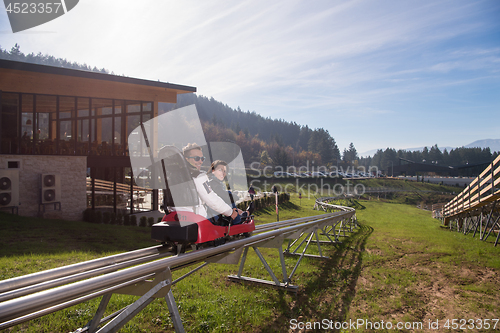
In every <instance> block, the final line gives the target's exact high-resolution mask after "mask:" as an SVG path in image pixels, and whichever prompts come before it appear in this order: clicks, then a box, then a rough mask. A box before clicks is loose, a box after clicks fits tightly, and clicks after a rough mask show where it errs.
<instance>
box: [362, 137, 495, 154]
mask: <svg viewBox="0 0 500 333" xmlns="http://www.w3.org/2000/svg"><path fill="white" fill-rule="evenodd" d="M431 147H432V145H431V146H428V147H427V148H429V149H430V148H431ZM438 147H439V145H438ZM463 147H465V148H482V149H484V148H488V147H489V148H490V151H491V152H492V153H493V152H496V151H500V139H485V140H477V141H474V142H472V143H469V144H468V145H465V146H463ZM455 148H458V147H439V150H441V151H444V150H445V149H446V150H448V152H449V151H450V150H452V149H455ZM382 150H385V149H382ZM402 150H405V151H422V150H424V147H418V148H405V149H402ZM377 151H378V149H372V150H368V151H365V152H364V153H359V154H358V155H359V157H368V156H373V155H375V153H376V152H377Z"/></svg>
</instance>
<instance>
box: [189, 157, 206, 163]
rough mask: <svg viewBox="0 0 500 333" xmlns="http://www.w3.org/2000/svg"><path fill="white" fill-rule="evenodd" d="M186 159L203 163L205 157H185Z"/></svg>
mask: <svg viewBox="0 0 500 333" xmlns="http://www.w3.org/2000/svg"><path fill="white" fill-rule="evenodd" d="M186 158H192V159H193V160H195V161H196V162H199V161H200V160H201V161H202V162H203V161H205V156H202V157H200V156H189V157H186Z"/></svg>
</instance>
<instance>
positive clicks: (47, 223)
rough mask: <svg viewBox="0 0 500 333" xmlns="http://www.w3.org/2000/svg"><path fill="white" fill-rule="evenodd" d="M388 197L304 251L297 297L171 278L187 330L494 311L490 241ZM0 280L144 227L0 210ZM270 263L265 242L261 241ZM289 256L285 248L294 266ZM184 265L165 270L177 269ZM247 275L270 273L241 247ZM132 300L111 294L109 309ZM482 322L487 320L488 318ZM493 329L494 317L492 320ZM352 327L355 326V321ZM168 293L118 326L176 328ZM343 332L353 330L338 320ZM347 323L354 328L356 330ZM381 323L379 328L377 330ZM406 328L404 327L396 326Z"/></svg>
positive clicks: (110, 244) (290, 212)
mask: <svg viewBox="0 0 500 333" xmlns="http://www.w3.org/2000/svg"><path fill="white" fill-rule="evenodd" d="M388 200H389V199H382V198H380V200H377V199H375V198H371V200H360V201H359V202H358V207H360V209H359V210H358V211H357V216H358V220H359V222H360V226H361V228H360V229H359V230H357V231H356V232H355V233H353V234H351V235H350V237H347V238H343V239H342V241H343V243H342V244H337V245H335V246H333V245H330V246H325V247H323V253H324V254H325V255H327V256H329V257H330V259H328V260H315V259H310V258H306V259H304V260H303V262H302V263H301V265H300V266H299V268H298V270H297V273H296V275H295V276H294V280H293V283H294V284H296V285H299V286H300V288H299V292H298V293H297V295H293V294H289V293H286V292H283V291H279V290H275V289H272V288H271V289H270V288H263V287H258V286H255V285H240V284H235V283H230V282H228V281H227V279H226V276H227V275H229V274H234V273H235V272H236V271H237V269H238V266H233V265H220V264H212V265H209V266H207V267H206V268H204V269H202V270H201V271H199V272H197V273H195V274H193V275H192V276H191V277H189V278H187V279H185V280H183V281H182V282H181V283H179V284H176V285H175V286H174V287H173V293H174V296H175V298H176V301H177V304H178V306H179V311H180V314H181V317H182V320H183V323H184V326H185V329H186V331H188V332H288V331H289V330H290V328H291V320H293V319H295V320H298V321H301V322H315V321H322V320H323V319H325V318H326V319H328V320H333V321H339V322H344V321H347V322H348V321H349V320H352V321H357V320H358V319H363V320H366V321H371V322H372V323H374V322H380V321H382V320H384V322H388V321H389V322H391V323H394V325H396V323H397V322H411V323H413V322H415V323H417V322H418V323H420V322H421V323H423V325H424V330H423V331H425V328H426V327H427V326H425V325H428V323H429V320H431V321H432V322H435V321H436V320H437V321H439V325H440V327H441V328H443V325H444V324H445V323H446V320H447V319H450V320H451V319H453V318H466V319H470V318H474V319H477V318H482V319H487V318H489V319H493V318H495V316H498V313H500V300H499V299H498V297H497V295H498V293H499V292H500V285H498V278H499V274H500V257H499V256H498V251H499V248H495V247H493V246H492V241H493V240H492V239H489V240H488V242H481V241H479V240H478V239H477V238H476V239H473V238H472V237H471V236H464V235H462V234H459V233H456V232H449V231H448V230H445V229H442V228H441V227H440V222H439V221H437V220H434V219H432V218H431V217H430V213H429V212H427V211H422V210H419V209H417V208H415V207H413V206H412V205H405V204H398V203H394V202H387V201H388ZM313 203H314V198H310V199H307V198H302V199H301V200H299V198H298V197H297V196H296V195H292V198H291V201H290V202H289V203H287V204H286V205H284V206H282V207H281V210H280V217H281V219H280V220H283V219H285V218H292V217H298V216H307V215H310V214H318V213H319V212H317V211H313V210H312V209H311V208H312V206H313ZM256 215H257V216H256V219H257V220H258V221H259V222H262V223H264V222H272V221H275V219H276V216H275V214H274V209H267V210H262V211H259V212H257V214H256ZM0 244H1V245H0V253H1V258H0V272H1V274H2V276H1V279H6V278H10V277H13V276H19V275H23V274H27V273H31V272H36V271H40V270H44V269H48V268H52V267H58V266H62V265H66V264H70V263H73V262H78V261H82V260H89V259H92V258H95V257H101V256H105V255H109V254H112V253H120V252H124V251H129V250H133V249H138V248H142V247H146V246H150V245H152V244H154V243H153V242H152V241H151V240H150V239H149V230H148V228H140V227H126V226H112V225H96V224H89V223H85V222H68V221H56V220H40V219H32V218H23V217H16V216H11V215H8V214H0ZM261 251H262V253H263V254H264V255H265V256H266V260H268V263H269V264H270V266H271V267H273V269H274V270H275V271H279V268H278V267H279V266H278V265H279V258H278V255H277V253H276V250H274V249H262V250H261ZM295 262H296V258H288V257H287V258H286V264H287V269H288V270H291V269H292V268H293V267H294V265H295ZM184 272H185V271H178V272H177V271H176V272H174V278H176V277H178V276H180V275H182V274H183V273H184ZM243 274H244V275H249V276H252V277H257V278H264V279H268V278H269V277H268V274H267V272H266V271H265V269H264V268H263V266H262V264H261V263H260V261H259V260H258V258H257V257H256V255H255V253H253V252H252V251H250V252H249V256H248V259H247V265H246V266H245V271H244V273H243ZM135 299H137V297H133V296H124V295H113V297H112V299H111V305H110V307H109V308H108V310H107V312H106V314H109V313H111V312H113V311H116V310H118V309H121V308H122V307H124V306H125V305H127V304H128V303H129V302H131V301H133V300H135ZM98 302H99V300H98V299H97V300H93V301H90V302H86V303H84V304H81V305H77V306H74V307H71V308H68V309H65V310H62V311H59V312H57V313H54V314H51V315H47V316H44V317H42V318H40V319H38V320H34V321H32V322H29V323H25V324H21V325H18V326H16V327H13V328H12V329H10V330H8V331H12V332H18V331H22V332H65V331H66V332H67V331H72V330H75V329H76V328H78V327H82V326H84V325H85V324H86V323H87V322H88V320H90V318H91V317H92V315H93V313H94V312H95V310H96V309H97V306H98ZM490 324H493V322H491V321H490ZM497 329H498V326H497ZM363 330H364V329H359V330H357V331H363ZM173 331H174V329H173V326H172V322H171V321H170V319H169V314H168V310H167V307H166V303H165V301H164V300H162V299H158V300H156V301H154V302H153V303H152V304H151V305H150V306H148V307H147V308H146V309H145V310H143V311H142V312H141V313H140V314H139V315H138V316H137V317H135V318H134V319H133V320H132V321H131V322H129V323H128V324H127V325H125V326H124V327H123V329H122V330H121V331H120V332H173ZM345 331H347V332H352V331H354V330H350V329H347V330H345ZM357 331H356V332H357ZM377 331H383V330H377ZM401 331H411V330H404V329H403V330H401Z"/></svg>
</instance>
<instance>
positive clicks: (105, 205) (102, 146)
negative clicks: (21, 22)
mask: <svg viewBox="0 0 500 333" xmlns="http://www.w3.org/2000/svg"><path fill="white" fill-rule="evenodd" d="M193 92H196V88H194V87H189V86H182V85H177V84H171V83H164V82H159V81H149V80H142V79H135V78H129V77H123V76H116V75H109V74H103V73H97V72H88V71H81V70H73V69H67V68H59V67H51V66H44V65H38V64H31V63H24V62H16V61H8V60H0V179H3V180H4V181H7V180H10V186H11V188H10V189H6V190H0V208H3V209H7V208H10V209H11V210H12V211H14V210H15V211H18V212H19V214H20V215H26V216H34V215H36V214H38V215H41V214H42V213H43V212H44V211H45V212H47V211H51V210H54V209H55V210H56V211H60V212H61V213H60V215H61V217H62V218H68V219H74V220H78V219H81V216H82V212H83V210H84V209H86V208H94V209H98V208H100V209H103V210H105V209H107V210H111V211H114V212H117V211H118V210H121V211H123V212H128V213H133V212H134V210H135V211H137V210H148V209H149V210H151V209H156V208H157V204H158V193H157V192H156V191H147V190H146V189H141V188H139V187H137V186H136V188H135V189H134V183H133V181H131V179H132V178H131V177H130V176H131V169H130V158H129V156H128V147H127V137H128V135H129V134H130V133H131V131H132V130H133V129H134V128H136V127H137V126H139V125H140V124H141V123H143V122H146V121H148V120H149V119H152V118H154V117H156V116H157V115H158V112H159V110H160V105H161V103H176V102H177V95H178V94H185V93H193ZM15 170H17V172H18V176H17V177H18V178H16V175H15V174H16V171H15ZM11 174H14V176H12V177H14V178H13V179H10V178H9V177H11ZM46 175H53V176H55V177H56V178H53V179H57V182H54V185H55V186H58V188H57V189H58V190H59V192H57V191H56V192H57V193H56V194H57V196H56V197H55V199H53V200H49V201H48V202H47V200H44V197H43V191H44V185H43V179H42V178H43V177H44V176H46ZM5 177H6V178H5ZM47 179H48V178H47ZM16 181H17V182H18V184H12V183H13V182H14V183H15V182H16ZM56 183H57V184H56ZM7 185H8V184H3V186H2V182H1V181H0V188H1V187H6V186H7ZM14 187H17V190H16V189H15V188H14ZM2 191H3V192H2ZM11 191H13V192H11ZM47 193H48V192H47ZM2 195H3V197H4V199H3V200H2ZM47 198H49V199H50V196H48V197H47ZM7 199H8V200H7ZM56 199H57V200H59V201H55V200H56ZM7 201H9V202H8V203H7ZM52 202H58V203H59V204H56V203H54V204H53V203H52ZM59 208H60V210H59Z"/></svg>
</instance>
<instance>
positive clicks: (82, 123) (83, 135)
mask: <svg viewBox="0 0 500 333" xmlns="http://www.w3.org/2000/svg"><path fill="white" fill-rule="evenodd" d="M89 139H90V137H89V120H88V119H78V120H77V122H76V141H77V142H76V154H77V155H87V151H88V149H89Z"/></svg>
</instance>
